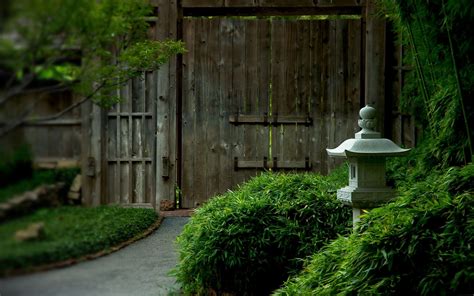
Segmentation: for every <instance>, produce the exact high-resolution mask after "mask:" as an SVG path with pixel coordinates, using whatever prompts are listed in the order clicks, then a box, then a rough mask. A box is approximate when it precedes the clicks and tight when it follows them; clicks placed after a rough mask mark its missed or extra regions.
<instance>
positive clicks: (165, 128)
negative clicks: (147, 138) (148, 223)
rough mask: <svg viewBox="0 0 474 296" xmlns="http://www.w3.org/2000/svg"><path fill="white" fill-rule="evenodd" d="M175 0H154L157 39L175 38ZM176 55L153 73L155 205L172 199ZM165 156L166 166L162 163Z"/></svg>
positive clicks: (175, 112)
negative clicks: (154, 87) (155, 87)
mask: <svg viewBox="0 0 474 296" xmlns="http://www.w3.org/2000/svg"><path fill="white" fill-rule="evenodd" d="M177 1H178V0H157V2H158V24H157V26H158V27H157V36H156V38H157V39H158V40H165V39H176V38H177V19H178V3H177ZM176 65H177V64H176V57H171V59H170V61H169V62H168V63H166V64H164V65H163V66H162V67H161V68H160V70H159V71H158V75H157V84H156V85H157V98H156V110H157V111H156V124H157V132H156V155H155V160H156V181H155V182H156V183H155V184H156V188H155V192H156V194H155V202H156V206H157V207H158V208H159V206H160V201H161V200H163V199H170V200H174V185H175V184H177V180H178V178H179V176H178V173H177V171H178V165H179V162H178V161H177V159H178V156H177V153H176V152H177V149H176V148H177V143H176V142H177V133H176V126H177V122H179V121H177V120H178V118H177V115H176V114H177V109H176V105H177V104H176V100H177V83H176V81H177V75H176V67H177V66H176ZM163 159H167V160H168V161H167V168H164V167H163V161H162V160H163Z"/></svg>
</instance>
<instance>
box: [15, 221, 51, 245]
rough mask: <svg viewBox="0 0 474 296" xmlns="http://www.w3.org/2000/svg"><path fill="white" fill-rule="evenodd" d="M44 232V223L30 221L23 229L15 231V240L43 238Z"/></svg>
mask: <svg viewBox="0 0 474 296" xmlns="http://www.w3.org/2000/svg"><path fill="white" fill-rule="evenodd" d="M44 235H45V233H44V223H43V222H38V223H32V224H30V225H28V227H27V228H25V229H20V230H18V231H16V232H15V240H17V241H31V240H37V239H41V238H43V237H44Z"/></svg>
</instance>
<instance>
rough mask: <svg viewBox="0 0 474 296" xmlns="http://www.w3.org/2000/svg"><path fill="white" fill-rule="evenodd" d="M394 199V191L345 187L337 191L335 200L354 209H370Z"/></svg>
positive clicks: (389, 189)
mask: <svg viewBox="0 0 474 296" xmlns="http://www.w3.org/2000/svg"><path fill="white" fill-rule="evenodd" d="M394 197H395V190H393V189H392V188H389V187H382V188H355V187H351V186H346V187H344V188H341V189H339V190H338V191H337V199H338V200H340V201H341V202H342V203H343V204H345V205H348V206H351V207H353V208H356V209H372V208H376V207H379V206H381V205H382V204H385V203H387V202H389V201H390V200H392V199H393V198H394Z"/></svg>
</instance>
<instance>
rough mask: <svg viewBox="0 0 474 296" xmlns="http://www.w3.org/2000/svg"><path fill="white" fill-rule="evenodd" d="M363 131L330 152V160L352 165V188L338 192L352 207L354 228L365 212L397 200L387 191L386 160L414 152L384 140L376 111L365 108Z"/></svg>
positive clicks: (361, 111)
mask: <svg viewBox="0 0 474 296" xmlns="http://www.w3.org/2000/svg"><path fill="white" fill-rule="evenodd" d="M359 115H360V117H361V119H359V126H360V127H361V128H362V130H361V131H359V132H358V133H356V134H355V137H354V139H348V140H345V141H344V142H343V143H342V144H341V145H339V147H337V148H334V149H326V150H327V152H328V155H329V156H333V157H345V158H347V159H348V162H349V186H346V187H344V188H341V189H339V190H338V191H337V199H339V200H340V201H342V203H344V204H346V205H350V206H352V212H353V222H354V225H355V223H356V222H357V221H359V216H360V214H361V211H362V210H363V209H371V208H375V207H378V206H380V205H382V204H384V203H386V202H387V201H389V200H391V199H392V198H393V197H394V196H395V191H394V190H393V189H392V188H390V187H387V185H386V179H385V158H386V157H393V156H403V155H406V154H407V153H408V152H409V151H410V149H402V148H400V147H399V146H397V145H396V144H395V143H393V142H392V141H391V140H389V139H385V138H381V137H380V133H379V132H376V131H374V130H373V128H374V127H375V117H376V112H375V109H374V108H372V107H370V106H365V107H364V108H362V109H361V110H360V112H359Z"/></svg>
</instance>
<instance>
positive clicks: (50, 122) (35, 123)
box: [0, 119, 82, 126]
mask: <svg viewBox="0 0 474 296" xmlns="http://www.w3.org/2000/svg"><path fill="white" fill-rule="evenodd" d="M81 124H82V119H54V120H44V121H34V119H32V120H31V121H26V122H25V123H23V126H67V125H81ZM5 125H7V122H4V121H1V122H0V126H5Z"/></svg>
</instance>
